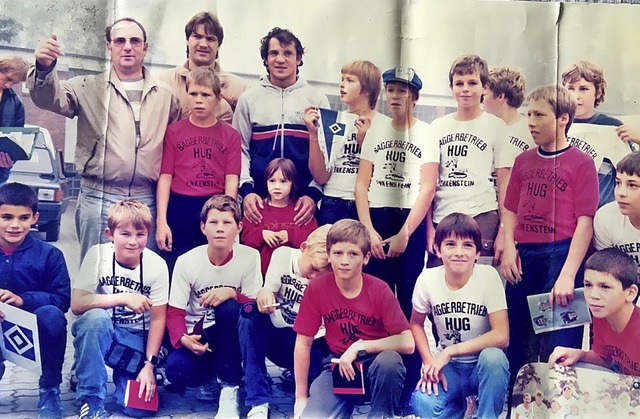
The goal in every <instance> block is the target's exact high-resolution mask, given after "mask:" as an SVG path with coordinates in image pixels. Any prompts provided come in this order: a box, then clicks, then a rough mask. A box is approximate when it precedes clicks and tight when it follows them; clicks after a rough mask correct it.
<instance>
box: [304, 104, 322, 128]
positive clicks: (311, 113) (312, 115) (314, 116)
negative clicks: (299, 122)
mask: <svg viewBox="0 0 640 419" xmlns="http://www.w3.org/2000/svg"><path fill="white" fill-rule="evenodd" d="M303 119H304V124H305V125H306V126H307V130H308V131H309V134H317V133H318V120H319V119H320V111H319V110H318V108H317V107H315V106H307V107H306V108H305V110H304V116H303Z"/></svg>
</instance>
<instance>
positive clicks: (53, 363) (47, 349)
mask: <svg viewBox="0 0 640 419" xmlns="http://www.w3.org/2000/svg"><path fill="white" fill-rule="evenodd" d="M33 314H35V315H36V322H37V325H38V336H39V339H40V363H41V365H42V375H41V376H40V381H39V382H38V385H39V387H40V388H51V387H58V386H59V385H60V383H61V382H62V364H63V363H64V351H65V349H66V347H67V319H66V317H65V316H64V313H63V312H62V310H60V309H59V308H58V307H56V306H53V305H47V306H42V307H38V308H37V309H35V310H34V311H33ZM3 374H4V359H3V357H2V352H0V378H2V375H3Z"/></svg>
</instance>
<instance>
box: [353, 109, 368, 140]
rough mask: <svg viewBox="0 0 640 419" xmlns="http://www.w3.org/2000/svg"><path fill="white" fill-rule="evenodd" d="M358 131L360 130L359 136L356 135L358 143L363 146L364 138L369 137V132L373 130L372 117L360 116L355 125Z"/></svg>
mask: <svg viewBox="0 0 640 419" xmlns="http://www.w3.org/2000/svg"><path fill="white" fill-rule="evenodd" d="M354 125H355V127H356V130H358V134H356V141H357V142H358V144H359V145H362V143H363V142H364V137H365V136H366V135H367V131H368V130H369V128H371V117H370V116H364V115H363V116H360V117H358V119H356V122H355V123H354Z"/></svg>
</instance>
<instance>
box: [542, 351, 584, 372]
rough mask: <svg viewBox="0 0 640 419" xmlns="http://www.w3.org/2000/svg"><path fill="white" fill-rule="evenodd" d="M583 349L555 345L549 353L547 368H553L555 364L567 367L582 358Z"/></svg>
mask: <svg viewBox="0 0 640 419" xmlns="http://www.w3.org/2000/svg"><path fill="white" fill-rule="evenodd" d="M583 354H584V351H582V350H581V349H575V348H565V347H563V346H556V348H555V349H554V350H553V352H552V353H551V355H549V368H553V366H554V365H555V364H558V365H562V366H563V367H568V366H569V365H573V364H575V363H576V362H578V361H580V359H582V355H583Z"/></svg>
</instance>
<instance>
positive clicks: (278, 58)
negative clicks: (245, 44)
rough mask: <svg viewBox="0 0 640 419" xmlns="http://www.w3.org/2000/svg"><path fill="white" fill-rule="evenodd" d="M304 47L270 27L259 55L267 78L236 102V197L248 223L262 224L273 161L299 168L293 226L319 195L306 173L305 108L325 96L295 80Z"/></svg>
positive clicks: (324, 103)
mask: <svg viewBox="0 0 640 419" xmlns="http://www.w3.org/2000/svg"><path fill="white" fill-rule="evenodd" d="M303 54H304V48H303V46H302V43H301V42H300V40H299V39H298V38H297V37H296V36H295V35H294V34H293V33H291V31H289V30H287V29H282V28H278V27H276V28H273V29H271V30H270V31H269V33H267V34H266V35H265V36H264V37H263V38H262V40H261V42H260V57H261V58H262V62H263V64H264V66H265V68H266V69H267V76H266V77H265V76H263V77H261V78H260V85H259V86H255V87H254V88H252V89H249V90H247V91H246V92H245V93H244V94H243V95H242V96H241V97H240V99H239V100H238V106H237V107H236V111H235V113H234V115H233V127H234V128H235V129H237V130H238V131H239V132H240V136H241V137H242V173H241V175H240V195H241V196H242V197H243V198H244V199H243V206H244V215H245V216H246V217H247V219H248V220H249V221H250V222H253V223H258V222H260V221H261V220H262V215H261V214H260V210H261V208H263V205H264V203H263V198H266V197H267V188H266V185H267V182H266V180H265V179H264V171H265V168H266V167H267V164H269V162H270V161H271V160H273V159H274V158H276V157H284V158H287V159H290V160H291V161H293V163H294V164H295V166H296V168H297V169H298V183H299V184H300V185H301V191H300V192H301V193H300V195H301V198H300V199H299V200H298V202H297V203H296V206H295V208H294V209H295V211H296V212H297V214H296V217H295V218H294V221H295V223H296V224H299V225H300V224H305V223H307V222H308V221H310V220H311V218H312V217H313V214H314V212H315V208H316V204H315V202H316V201H318V200H319V199H320V198H321V196H322V193H321V191H320V189H318V188H317V187H315V186H312V181H313V177H312V176H311V171H310V169H309V132H308V130H307V127H306V125H305V123H304V119H303V117H304V110H305V109H307V108H308V107H309V106H313V107H319V108H328V107H329V101H328V100H327V98H326V96H324V95H323V94H321V93H319V92H318V91H316V90H315V89H314V88H313V87H311V86H310V85H309V84H308V83H307V81H306V80H304V79H303V78H302V77H299V75H298V72H299V68H300V67H301V66H302V55H303Z"/></svg>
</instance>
